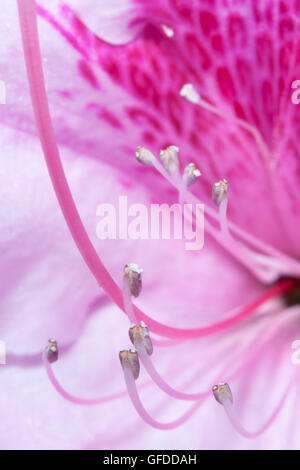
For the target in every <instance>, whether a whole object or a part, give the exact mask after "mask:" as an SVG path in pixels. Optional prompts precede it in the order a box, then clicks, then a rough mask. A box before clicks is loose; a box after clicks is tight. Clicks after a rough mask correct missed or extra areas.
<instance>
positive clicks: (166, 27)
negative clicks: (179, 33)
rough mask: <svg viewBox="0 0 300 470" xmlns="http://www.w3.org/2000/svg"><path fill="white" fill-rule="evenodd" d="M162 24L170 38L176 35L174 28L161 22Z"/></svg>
mask: <svg viewBox="0 0 300 470" xmlns="http://www.w3.org/2000/svg"><path fill="white" fill-rule="evenodd" d="M160 26H161V29H162V30H163V32H164V33H165V35H166V36H167V37H168V38H172V37H173V36H174V30H173V29H172V28H170V27H169V26H167V25H165V24H161V25H160Z"/></svg>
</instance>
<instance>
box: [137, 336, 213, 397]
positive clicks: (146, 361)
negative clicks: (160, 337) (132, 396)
mask: <svg viewBox="0 0 300 470" xmlns="http://www.w3.org/2000/svg"><path fill="white" fill-rule="evenodd" d="M135 348H136V350H137V352H138V353H139V358H140V359H141V361H142V363H143V365H144V367H145V369H146V370H147V372H148V374H149V375H150V377H151V379H152V380H153V382H155V383H156V385H157V386H158V387H159V388H160V389H161V390H163V391H164V392H165V393H166V394H167V395H170V396H171V397H173V398H177V399H178V400H188V401H197V400H200V399H201V398H205V397H207V392H200V393H183V392H179V391H178V390H175V389H174V388H173V387H170V385H168V384H167V383H166V382H165V381H164V379H163V378H162V377H161V376H160V374H159V373H158V372H157V370H156V369H155V367H154V365H153V364H152V361H151V359H150V358H149V356H148V355H147V353H146V351H145V349H144V347H143V346H142V345H141V344H135Z"/></svg>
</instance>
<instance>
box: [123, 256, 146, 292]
mask: <svg viewBox="0 0 300 470" xmlns="http://www.w3.org/2000/svg"><path fill="white" fill-rule="evenodd" d="M142 272H143V270H142V269H140V268H139V267H138V265H137V264H135V263H129V264H126V265H125V268H124V279H127V281H128V284H129V288H130V292H131V295H133V297H138V296H139V295H140V293H141V290H142Z"/></svg>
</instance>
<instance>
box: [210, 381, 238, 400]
mask: <svg viewBox="0 0 300 470" xmlns="http://www.w3.org/2000/svg"><path fill="white" fill-rule="evenodd" d="M212 391H213V394H214V397H215V399H216V400H217V402H218V403H220V405H228V404H229V405H232V403H233V397H232V393H231V390H230V387H229V385H228V383H226V382H220V383H219V384H218V385H214V386H213V388H212Z"/></svg>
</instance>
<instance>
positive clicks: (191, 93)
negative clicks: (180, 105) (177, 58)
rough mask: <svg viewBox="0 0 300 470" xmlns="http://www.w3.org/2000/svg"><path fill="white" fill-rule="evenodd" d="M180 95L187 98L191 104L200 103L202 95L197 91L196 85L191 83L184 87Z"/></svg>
mask: <svg viewBox="0 0 300 470" xmlns="http://www.w3.org/2000/svg"><path fill="white" fill-rule="evenodd" d="M179 93H180V96H182V97H183V98H185V99H186V100H187V101H190V102H191V103H195V104H198V103H200V95H199V93H198V92H197V91H196V88H195V87H194V85H192V84H191V83H186V84H185V85H183V87H182V88H181V90H180V92H179Z"/></svg>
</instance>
